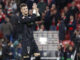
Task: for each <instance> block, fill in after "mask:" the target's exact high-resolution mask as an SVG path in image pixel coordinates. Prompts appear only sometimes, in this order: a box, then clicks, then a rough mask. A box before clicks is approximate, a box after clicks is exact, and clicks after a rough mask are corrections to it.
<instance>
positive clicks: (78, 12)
mask: <svg viewBox="0 0 80 60" xmlns="http://www.w3.org/2000/svg"><path fill="white" fill-rule="evenodd" d="M21 3H26V4H27V5H28V8H29V15H32V12H33V9H32V8H33V6H37V8H38V10H39V13H40V17H41V19H40V21H38V22H35V24H34V28H33V29H34V31H59V40H60V43H62V42H63V41H64V40H70V41H72V42H73V43H74V45H75V47H76V48H77V51H78V54H77V55H78V56H80V54H79V52H80V51H79V50H80V49H79V44H80V41H79V40H80V9H79V8H78V7H77V5H76V2H75V1H72V0H61V1H60V0H0V57H1V59H2V57H4V58H3V60H8V59H17V60H21V43H20V41H21V36H20V35H19V34H18V33H17V32H19V25H18V24H17V23H18V17H19V15H20V14H21V13H20V8H19V5H20V4H21ZM33 3H35V4H33ZM72 46H73V45H70V47H69V46H68V47H69V48H68V47H67V48H68V50H69V49H70V50H72V49H73V48H72ZM59 48H62V47H59ZM65 49H66V48H65ZM65 49H63V50H65ZM68 50H67V51H68ZM61 52H63V51H62V49H61ZM68 52H70V51H68ZM61 56H62V55H61ZM1 59H0V60H1Z"/></svg>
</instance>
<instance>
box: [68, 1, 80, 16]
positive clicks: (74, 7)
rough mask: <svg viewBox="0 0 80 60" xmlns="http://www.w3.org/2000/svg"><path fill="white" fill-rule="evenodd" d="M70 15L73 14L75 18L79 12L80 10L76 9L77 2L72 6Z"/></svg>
mask: <svg viewBox="0 0 80 60" xmlns="http://www.w3.org/2000/svg"><path fill="white" fill-rule="evenodd" d="M69 11H70V14H72V15H73V16H75V14H76V13H78V12H79V9H78V8H77V7H76V5H75V2H74V1H73V2H72V6H71V7H70V10H69Z"/></svg>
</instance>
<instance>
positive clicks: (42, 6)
mask: <svg viewBox="0 0 80 60" xmlns="http://www.w3.org/2000/svg"><path fill="white" fill-rule="evenodd" d="M38 8H39V12H40V14H41V13H42V12H44V10H45V9H46V3H45V2H44V1H43V0H41V1H40V2H39V3H38Z"/></svg>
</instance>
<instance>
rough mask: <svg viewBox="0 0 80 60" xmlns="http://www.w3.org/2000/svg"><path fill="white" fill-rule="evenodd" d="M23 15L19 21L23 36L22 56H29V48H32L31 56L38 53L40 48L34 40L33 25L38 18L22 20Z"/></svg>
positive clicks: (27, 17) (33, 16) (34, 16)
mask: <svg viewBox="0 0 80 60" xmlns="http://www.w3.org/2000/svg"><path fill="white" fill-rule="evenodd" d="M22 17H23V16H22V15H21V16H20V19H19V27H18V28H19V29H20V31H19V32H20V34H21V35H22V42H21V43H22V55H23V56H24V55H26V54H28V51H27V47H28V46H29V47H30V54H33V53H34V52H38V47H37V45H36V43H35V40H34V38H33V24H32V23H34V22H35V21H36V20H37V17H36V15H32V16H25V18H24V19H22Z"/></svg>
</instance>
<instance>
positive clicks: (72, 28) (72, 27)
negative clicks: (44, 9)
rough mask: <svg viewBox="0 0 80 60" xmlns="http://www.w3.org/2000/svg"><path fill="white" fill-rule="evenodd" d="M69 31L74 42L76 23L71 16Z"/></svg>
mask: <svg viewBox="0 0 80 60" xmlns="http://www.w3.org/2000/svg"><path fill="white" fill-rule="evenodd" d="M68 29H69V33H70V39H71V40H72V38H73V33H74V31H75V29H76V21H75V20H74V16H73V15H70V21H69V23H68Z"/></svg>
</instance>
